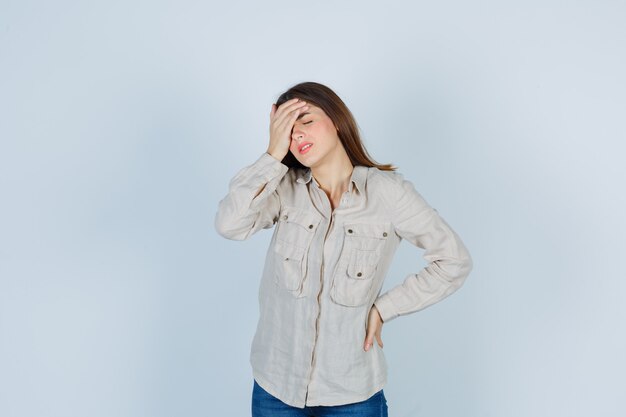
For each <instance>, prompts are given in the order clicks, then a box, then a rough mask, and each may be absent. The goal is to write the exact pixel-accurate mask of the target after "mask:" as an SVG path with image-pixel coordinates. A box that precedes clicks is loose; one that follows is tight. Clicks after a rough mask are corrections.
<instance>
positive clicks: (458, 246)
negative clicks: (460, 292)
mask: <svg viewBox="0 0 626 417" xmlns="http://www.w3.org/2000/svg"><path fill="white" fill-rule="evenodd" d="M263 186H264V188H263V191H262V192H261V193H260V194H259V195H258V196H256V197H255V195H256V193H257V192H258V191H259V190H260V189H261V188H262V187H263ZM215 227H216V229H217V231H218V232H219V234H220V235H222V236H224V237H226V238H228V239H233V240H244V239H247V238H249V237H250V236H251V235H253V234H254V233H256V232H258V231H259V230H261V229H269V228H272V227H274V234H273V236H272V239H271V241H270V245H269V248H268V250H267V257H266V261H265V266H264V268H263V274H262V277H261V282H260V287H259V293H258V297H259V307H260V308H259V311H260V317H259V321H258V325H257V328H256V333H255V335H254V338H253V341H252V348H251V353H250V364H251V365H252V373H253V376H254V379H256V381H257V382H258V384H259V385H260V386H261V387H263V388H264V389H265V390H266V391H268V392H269V393H270V394H272V395H273V396H275V397H277V398H278V399H280V400H281V401H283V402H284V403H286V404H289V405H291V406H294V407H299V408H304V406H305V405H307V406H317V405H328V406H330V405H340V404H348V403H353V402H358V401H363V400H366V399H368V398H369V397H370V396H372V395H373V394H374V393H376V392H377V391H379V390H381V389H382V388H383V386H384V385H385V384H386V382H387V362H386V360H385V355H384V353H383V350H382V348H381V347H380V346H378V343H377V342H376V340H375V339H374V344H373V345H372V347H370V349H369V350H368V351H367V352H366V351H365V350H364V349H363V344H364V341H365V336H366V327H367V319H368V315H369V311H370V309H371V307H372V305H373V304H375V305H376V307H377V308H378V310H379V312H380V314H381V317H382V319H383V321H384V322H385V323H386V324H387V323H389V322H390V321H391V320H393V319H394V318H396V317H399V316H402V315H406V314H410V313H413V312H416V311H418V310H421V309H423V308H425V307H428V306H430V305H432V304H434V303H436V302H438V301H439V300H441V299H442V298H444V297H446V296H448V295H450V294H451V293H452V292H454V291H455V290H457V289H458V288H459V287H460V286H461V284H462V283H463V281H464V280H465V278H466V277H467V275H468V274H469V272H470V270H471V269H472V260H471V258H470V255H469V253H468V251H467V249H466V247H465V246H464V244H463V242H462V241H461V239H460V238H459V236H458V235H457V234H456V233H455V232H454V231H453V230H452V229H451V228H450V226H449V225H448V224H447V223H446V222H445V221H444V220H443V218H442V217H441V216H440V215H439V214H438V212H437V210H435V209H434V208H432V207H430V206H429V205H428V203H427V202H426V201H425V200H424V198H423V197H422V196H421V195H420V194H419V193H418V192H417V191H416V190H415V188H414V186H413V184H412V183H411V182H409V181H407V180H405V179H404V178H403V176H402V174H400V173H398V172H393V171H382V170H379V169H377V168H370V167H365V166H355V167H354V169H353V171H352V177H351V181H350V185H349V188H348V190H347V191H346V192H345V193H344V195H343V197H342V199H341V202H340V204H339V206H337V207H336V208H335V210H332V209H331V205H330V201H329V199H328V197H327V195H326V194H325V193H324V191H323V190H322V189H321V188H319V184H318V183H317V181H316V180H315V178H313V177H312V175H311V170H310V169H308V168H306V169H295V168H294V169H289V168H288V167H287V166H286V165H284V164H282V163H281V162H280V161H279V160H277V159H276V158H274V157H273V156H271V155H270V154H268V153H263V154H262V155H261V156H260V157H259V158H258V159H257V160H256V161H255V162H254V163H253V164H251V165H249V166H247V167H245V168H242V169H241V170H240V171H239V172H237V174H236V175H235V176H234V177H233V178H232V179H231V180H230V183H229V191H228V194H227V195H226V196H225V197H224V198H223V199H222V200H221V201H220V202H219V207H218V211H217V214H216V217H215ZM402 239H406V240H407V241H409V242H410V243H411V244H413V245H415V246H417V247H418V248H421V249H425V252H424V254H423V256H424V258H425V259H426V260H427V261H428V262H429V263H428V265H426V266H425V267H424V268H423V269H422V270H420V271H419V272H416V273H409V274H408V275H407V276H406V278H405V279H404V281H403V282H402V283H401V284H399V285H397V286H396V287H394V288H392V289H390V290H389V291H387V292H386V293H384V294H382V295H381V294H380V291H381V287H382V285H383V281H384V279H385V275H386V273H387V270H388V268H389V265H390V263H391V260H392V258H393V256H394V253H395V251H396V249H397V247H398V245H399V244H400V241H401V240H402Z"/></svg>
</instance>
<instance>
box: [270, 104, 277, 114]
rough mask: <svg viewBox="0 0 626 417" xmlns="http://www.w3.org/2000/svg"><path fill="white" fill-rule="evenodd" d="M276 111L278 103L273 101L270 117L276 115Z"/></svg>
mask: <svg viewBox="0 0 626 417" xmlns="http://www.w3.org/2000/svg"><path fill="white" fill-rule="evenodd" d="M274 113H276V104H275V103H272V110H271V111H270V117H272V116H274Z"/></svg>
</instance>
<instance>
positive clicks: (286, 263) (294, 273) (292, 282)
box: [274, 206, 321, 297]
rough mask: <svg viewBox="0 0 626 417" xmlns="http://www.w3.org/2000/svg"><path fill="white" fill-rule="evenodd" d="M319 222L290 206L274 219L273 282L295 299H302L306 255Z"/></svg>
mask: <svg viewBox="0 0 626 417" xmlns="http://www.w3.org/2000/svg"><path fill="white" fill-rule="evenodd" d="M320 221H321V216H320V215H319V214H318V213H316V212H314V211H310V210H306V209H303V208H300V207H294V206H284V207H283V208H282V209H281V213H280V216H279V218H278V222H277V227H276V231H275V234H276V236H275V239H274V255H275V258H274V272H275V275H274V282H275V283H276V284H277V285H278V286H280V287H282V288H284V289H286V290H289V291H291V293H292V294H293V295H294V296H295V297H302V296H304V295H305V294H304V291H303V290H304V281H305V279H306V277H307V272H308V267H307V264H308V252H309V248H310V246H311V243H312V241H313V238H314V237H315V232H316V230H317V228H318V226H319V224H320Z"/></svg>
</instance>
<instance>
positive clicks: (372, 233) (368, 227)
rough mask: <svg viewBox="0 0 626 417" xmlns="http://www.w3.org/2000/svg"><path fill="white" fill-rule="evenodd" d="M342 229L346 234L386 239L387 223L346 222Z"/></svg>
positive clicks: (387, 234) (387, 233) (387, 232)
mask: <svg viewBox="0 0 626 417" xmlns="http://www.w3.org/2000/svg"><path fill="white" fill-rule="evenodd" d="M343 230H344V233H345V235H346V236H358V237H369V238H376V239H387V237H388V236H389V225H388V224H386V223H347V224H344V226H343Z"/></svg>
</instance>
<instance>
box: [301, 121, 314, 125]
mask: <svg viewBox="0 0 626 417" xmlns="http://www.w3.org/2000/svg"><path fill="white" fill-rule="evenodd" d="M309 123H313V120H309V121H308V122H304V123H302V124H303V125H308V124H309Z"/></svg>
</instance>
